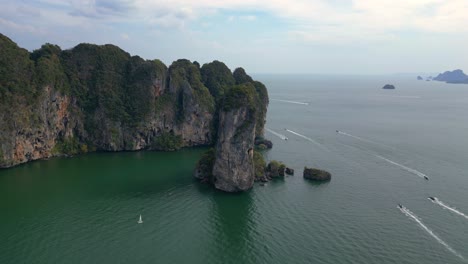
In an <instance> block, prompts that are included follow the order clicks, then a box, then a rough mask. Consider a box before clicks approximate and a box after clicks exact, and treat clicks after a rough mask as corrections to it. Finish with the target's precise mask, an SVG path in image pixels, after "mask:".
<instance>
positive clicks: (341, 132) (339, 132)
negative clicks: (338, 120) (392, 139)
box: [336, 130, 395, 149]
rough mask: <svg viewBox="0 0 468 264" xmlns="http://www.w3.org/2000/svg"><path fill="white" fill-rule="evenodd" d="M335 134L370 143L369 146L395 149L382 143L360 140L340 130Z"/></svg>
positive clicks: (360, 138)
mask: <svg viewBox="0 0 468 264" xmlns="http://www.w3.org/2000/svg"><path fill="white" fill-rule="evenodd" d="M336 132H337V133H338V134H340V135H343V136H347V137H352V138H354V139H357V140H360V141H363V142H367V143H371V144H375V145H380V146H384V147H386V148H390V149H395V148H394V147H391V146H387V145H385V144H382V143H379V142H375V141H372V140H369V139H365V138H362V137H358V136H354V135H351V134H348V133H346V132H343V131H340V130H337V131H336Z"/></svg>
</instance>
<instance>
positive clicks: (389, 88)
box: [382, 84, 395, 90]
mask: <svg viewBox="0 0 468 264" xmlns="http://www.w3.org/2000/svg"><path fill="white" fill-rule="evenodd" d="M382 89H386V90H394V89H395V86H394V85H392V84H386V85H384V87H382Z"/></svg>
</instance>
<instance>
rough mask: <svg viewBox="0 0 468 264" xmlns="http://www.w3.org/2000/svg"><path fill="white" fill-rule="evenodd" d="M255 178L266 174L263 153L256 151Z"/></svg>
mask: <svg viewBox="0 0 468 264" xmlns="http://www.w3.org/2000/svg"><path fill="white" fill-rule="evenodd" d="M253 160H254V168H255V178H261V177H263V176H264V175H265V169H266V163H265V159H264V158H263V155H262V153H260V152H258V151H254V156H253Z"/></svg>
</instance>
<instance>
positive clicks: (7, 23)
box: [0, 17, 45, 35]
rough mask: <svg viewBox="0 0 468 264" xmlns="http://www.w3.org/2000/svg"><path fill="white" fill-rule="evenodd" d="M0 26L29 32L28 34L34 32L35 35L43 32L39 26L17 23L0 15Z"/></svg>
mask: <svg viewBox="0 0 468 264" xmlns="http://www.w3.org/2000/svg"><path fill="white" fill-rule="evenodd" d="M0 26H1V27H0V28H8V29H11V30H15V31H19V32H23V33H30V34H36V35H40V34H44V33H45V31H44V30H42V29H40V28H37V27H34V26H31V25H24V24H19V23H16V22H13V21H9V20H6V19H3V18H1V17H0Z"/></svg>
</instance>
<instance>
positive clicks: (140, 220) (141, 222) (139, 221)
mask: <svg viewBox="0 0 468 264" xmlns="http://www.w3.org/2000/svg"><path fill="white" fill-rule="evenodd" d="M138 223H139V224H143V220H142V219H141V215H140V219H139V220H138Z"/></svg>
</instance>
